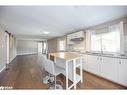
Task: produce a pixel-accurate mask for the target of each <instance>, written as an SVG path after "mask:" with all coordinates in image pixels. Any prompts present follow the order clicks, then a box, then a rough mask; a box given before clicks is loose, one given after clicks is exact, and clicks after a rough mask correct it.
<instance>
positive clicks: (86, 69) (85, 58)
mask: <svg viewBox="0 0 127 95" xmlns="http://www.w3.org/2000/svg"><path fill="white" fill-rule="evenodd" d="M87 57H88V55H84V63H83V64H82V68H83V69H84V70H85V71H89V70H88V66H89V64H88V58H87Z"/></svg>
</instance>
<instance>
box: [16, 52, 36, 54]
mask: <svg viewBox="0 0 127 95" xmlns="http://www.w3.org/2000/svg"><path fill="white" fill-rule="evenodd" d="M37 53H38V52H28V53H18V54H17V55H29V54H37Z"/></svg>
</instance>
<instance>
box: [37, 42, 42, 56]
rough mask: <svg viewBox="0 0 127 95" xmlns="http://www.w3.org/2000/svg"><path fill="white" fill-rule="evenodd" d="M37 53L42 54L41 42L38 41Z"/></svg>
mask: <svg viewBox="0 0 127 95" xmlns="http://www.w3.org/2000/svg"><path fill="white" fill-rule="evenodd" d="M38 54H42V42H38Z"/></svg>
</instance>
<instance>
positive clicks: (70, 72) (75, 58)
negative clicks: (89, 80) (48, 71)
mask: <svg viewBox="0 0 127 95" xmlns="http://www.w3.org/2000/svg"><path fill="white" fill-rule="evenodd" d="M48 58H49V59H51V60H52V59H53V61H54V63H55V64H56V65H58V66H60V67H62V68H64V69H65V71H66V72H65V73H63V75H65V77H66V89H71V88H72V87H74V89H76V84H77V83H78V82H80V81H81V82H82V81H83V77H82V62H81V56H80V55H79V54H77V53H72V52H56V53H49V54H48ZM76 68H79V69H80V74H77V73H76ZM68 79H69V80H71V81H72V82H73V83H72V84H71V85H69V84H68Z"/></svg>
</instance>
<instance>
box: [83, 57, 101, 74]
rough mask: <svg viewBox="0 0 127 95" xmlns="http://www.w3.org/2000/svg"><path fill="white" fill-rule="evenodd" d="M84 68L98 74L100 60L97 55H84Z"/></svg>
mask: <svg viewBox="0 0 127 95" xmlns="http://www.w3.org/2000/svg"><path fill="white" fill-rule="evenodd" d="M85 57H86V58H85V64H84V69H85V70H86V71H88V72H91V73H94V74H96V75H100V60H99V57H98V56H93V55H86V56H85Z"/></svg>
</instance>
